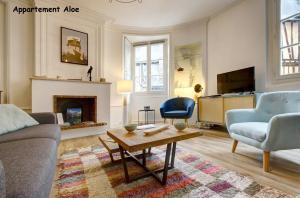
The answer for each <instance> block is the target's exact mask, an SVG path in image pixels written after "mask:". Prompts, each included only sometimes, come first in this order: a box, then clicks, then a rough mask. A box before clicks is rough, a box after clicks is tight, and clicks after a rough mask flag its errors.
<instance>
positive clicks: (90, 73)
mask: <svg viewBox="0 0 300 198" xmlns="http://www.w3.org/2000/svg"><path fill="white" fill-rule="evenodd" d="M92 71H93V67H92V66H90V68H89V70H88V72H87V76H88V77H89V79H90V81H92Z"/></svg>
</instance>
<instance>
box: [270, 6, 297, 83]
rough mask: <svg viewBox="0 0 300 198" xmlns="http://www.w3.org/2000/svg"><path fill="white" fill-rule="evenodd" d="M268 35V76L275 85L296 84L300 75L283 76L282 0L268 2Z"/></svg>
mask: <svg viewBox="0 0 300 198" xmlns="http://www.w3.org/2000/svg"><path fill="white" fill-rule="evenodd" d="M266 3H267V5H266V7H267V24H268V28H267V35H268V39H267V41H268V45H267V48H268V50H267V51H268V52H267V53H268V58H267V65H268V74H269V79H270V80H271V82H273V83H274V84H280V83H289V82H296V81H299V80H300V73H295V74H287V75H281V73H280V70H281V44H280V43H281V0H269V1H266Z"/></svg>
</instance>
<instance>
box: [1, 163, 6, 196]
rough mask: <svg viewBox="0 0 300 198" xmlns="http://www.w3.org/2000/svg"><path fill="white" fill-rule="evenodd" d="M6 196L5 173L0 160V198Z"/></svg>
mask: <svg viewBox="0 0 300 198" xmlns="http://www.w3.org/2000/svg"><path fill="white" fill-rule="evenodd" d="M5 197H6V190H5V173H4V168H3V165H2V162H1V161H0V198H5Z"/></svg>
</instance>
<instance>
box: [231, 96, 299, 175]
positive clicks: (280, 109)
mask: <svg viewBox="0 0 300 198" xmlns="http://www.w3.org/2000/svg"><path fill="white" fill-rule="evenodd" d="M226 126H227V129H228V131H229V134H230V136H231V137H232V138H233V139H234V142H233V146H232V152H235V149H236V146H237V144H238V142H243V143H245V144H248V145H251V146H254V147H256V148H259V149H261V150H263V152H264V156H263V168H264V171H266V172H268V171H270V169H269V163H270V152H271V151H278V150H288V149H298V148H300V91H282V92H271V93H264V94H262V95H261V97H260V99H259V100H258V103H257V106H256V108H255V109H235V110H229V111H227V112H226Z"/></svg>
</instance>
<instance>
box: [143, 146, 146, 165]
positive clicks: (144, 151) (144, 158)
mask: <svg viewBox="0 0 300 198" xmlns="http://www.w3.org/2000/svg"><path fill="white" fill-rule="evenodd" d="M143 165H144V166H146V149H144V150H143Z"/></svg>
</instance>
